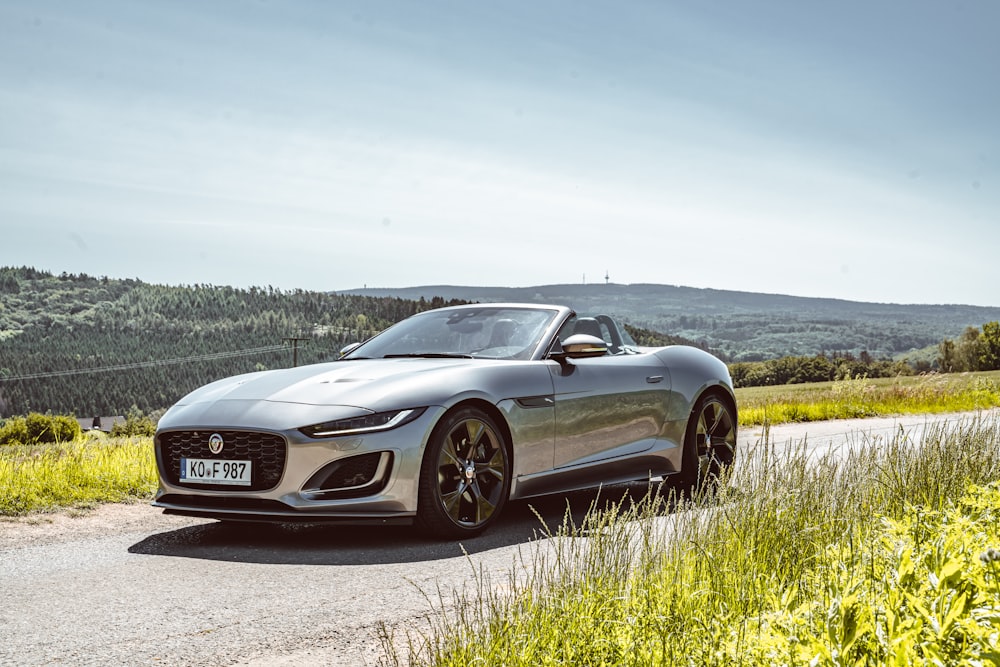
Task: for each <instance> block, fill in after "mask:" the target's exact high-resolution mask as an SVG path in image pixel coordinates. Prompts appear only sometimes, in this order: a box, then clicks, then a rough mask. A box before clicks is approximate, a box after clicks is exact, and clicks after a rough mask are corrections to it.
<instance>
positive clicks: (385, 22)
mask: <svg viewBox="0 0 1000 667" xmlns="http://www.w3.org/2000/svg"><path fill="white" fill-rule="evenodd" d="M998 28H1000V3H997V2H995V0H968V1H961V0H954V1H949V2H939V1H937V0H935V1H927V0H905V1H904V0H895V1H890V0H842V1H840V2H818V1H817V2H811V1H806V0H759V1H755V2H745V1H744V0H706V1H705V2H693V1H686V2H680V1H671V0H661V1H650V2H642V1H631V0H630V1H626V2H621V1H618V0H608V1H592V0H533V1H530V2H527V1H526V2H476V1H471V0H470V1H462V2H458V1H456V2H448V1H440V0H421V1H419V2H418V1H406V2H403V1H392V2H391V1H379V0H366V1H364V2H339V1H330V2H326V1H315V2H307V1H299V0H287V1H280V2H279V1H274V2H264V1H258V2H252V1H240V2H237V1H217V0H202V1H194V0H191V1H182V0H181V1H170V2H167V1H162V0H144V1H143V2H134V1H132V0H122V1H120V2H118V1H114V0H88V1H87V2H78V1H77V0H65V1H62V2H60V1H48V0H39V1H34V0H33V1H31V2H27V1H26V2H18V1H14V0H0V266H33V267H35V268H38V269H42V270H48V271H52V272H53V273H57V274H58V273H62V272H68V273H87V274H90V275H93V276H109V277H112V278H139V279H141V280H143V281H146V282H153V283H161V284H168V285H190V284H215V285H233V286H237V287H249V286H253V285H257V286H267V285H271V286H273V287H275V288H280V289H296V288H301V289H307V290H323V291H328V290H334V291H336V290H346V289H352V288H359V287H364V286H367V287H383V288H385V287H411V286H422V285H436V284H449V285H488V286H509V287H520V286H535V285H548V284H564V283H581V282H585V283H603V282H605V280H606V279H607V280H610V281H611V282H614V283H619V284H636V283H657V284H668V285H684V286H690V287H702V288H713V289H722V290H738V291H748V292H764V293H772V294H790V295H796V296H806V297H828V298H839V299H848V300H853V301H871V302H885V303H921V304H929V303H962V304H973V305H982V306H1000V289H998V287H997V284H998V278H1000V269H998V268H997V267H998V265H1000V263H998V261H997V254H998V251H1000V38H998V37H997V31H998Z"/></svg>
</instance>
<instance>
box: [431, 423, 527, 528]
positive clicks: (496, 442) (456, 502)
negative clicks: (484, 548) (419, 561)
mask: <svg viewBox="0 0 1000 667" xmlns="http://www.w3.org/2000/svg"><path fill="white" fill-rule="evenodd" d="M501 433H502V432H501V431H500V429H499V428H498V427H497V425H496V424H495V423H494V421H493V420H492V419H491V418H490V417H489V415H487V414H486V413H484V412H482V411H481V410H477V409H475V408H463V409H460V410H458V411H456V412H454V413H452V414H450V415H446V416H445V418H444V419H443V420H442V421H441V422H440V423H439V424H438V425H437V426H436V427H435V429H434V432H433V433H432V434H431V438H430V442H429V443H428V445H427V451H426V452H425V453H424V461H423V465H422V466H421V469H420V491H419V496H418V501H417V519H418V521H419V523H420V524H421V525H422V526H423V527H424V528H425V529H427V530H428V531H430V532H431V533H433V534H434V535H437V536H439V537H448V538H454V537H471V536H474V535H478V534H479V533H481V532H482V531H484V530H485V529H486V528H487V527H488V526H489V525H490V524H492V523H493V522H494V521H496V519H497V517H498V516H499V515H500V511H501V510H502V509H503V506H504V504H505V503H506V502H507V496H508V495H509V494H510V475H511V465H510V456H509V454H508V451H507V445H506V442H505V441H504V438H503V435H502V434H501Z"/></svg>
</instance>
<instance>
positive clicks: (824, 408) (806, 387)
mask: <svg viewBox="0 0 1000 667" xmlns="http://www.w3.org/2000/svg"><path fill="white" fill-rule="evenodd" d="M736 401H737V404H738V405H739V413H740V414H739V417H740V424H742V425H744V426H750V425H760V424H765V423H769V424H780V423H784V422H806V421H823V420H827V419H850V418H856V417H877V416H884V415H898V414H935V413H942V412H962V411H967V410H980V409H984V408H993V407H997V406H1000V371H989V372H981V373H955V374H947V375H938V374H934V375H924V376H917V377H898V378H879V379H867V378H854V379H850V380H842V381H839V382H815V383H809V384H790V385H781V386H777V387H747V388H742V389H737V390H736Z"/></svg>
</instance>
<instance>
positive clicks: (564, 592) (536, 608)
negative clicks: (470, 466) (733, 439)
mask: <svg viewBox="0 0 1000 667" xmlns="http://www.w3.org/2000/svg"><path fill="white" fill-rule="evenodd" d="M747 460H749V461H755V462H758V465H747V466H742V467H741V468H740V469H739V470H737V471H736V473H735V476H734V477H733V478H732V479H729V480H726V481H725V483H723V484H722V485H721V487H720V488H719V490H718V491H717V492H716V493H715V494H713V495H703V496H700V497H696V498H694V499H690V500H685V501H681V502H676V501H675V500H674V499H673V498H672V497H667V498H664V496H663V494H662V493H657V492H655V491H654V492H653V493H652V494H647V495H646V496H644V497H642V498H641V499H640V500H638V501H636V502H631V501H629V500H623V502H621V503H619V504H618V505H617V506H615V507H611V508H610V509H602V511H592V513H591V514H590V515H589V516H588V518H587V519H586V520H585V522H584V523H583V524H582V525H578V526H577V525H572V523H571V522H569V521H567V522H566V523H564V525H563V526H562V527H561V528H560V529H559V530H558V531H556V532H555V533H553V534H551V535H550V539H548V540H546V541H545V543H544V544H542V545H541V547H540V548H539V549H537V550H534V551H532V552H531V553H535V554H537V555H536V556H534V557H533V558H532V559H530V560H528V562H524V563H521V564H520V565H519V567H518V568H516V569H515V570H512V571H511V573H510V575H509V577H508V578H506V579H505V580H501V581H495V580H490V578H488V577H487V576H485V575H484V574H482V573H480V574H478V575H477V576H478V582H479V586H478V589H477V590H475V591H474V592H473V593H470V594H469V595H467V596H465V597H464V598H463V599H462V600H461V601H460V602H459V603H458V605H457V606H452V605H447V606H445V605H442V610H441V611H440V613H439V614H438V615H437V616H435V618H434V621H433V630H432V631H431V632H430V633H429V634H410V635H408V636H406V637H399V636H396V637H393V636H391V635H390V634H389V633H387V632H386V633H385V634H384V636H383V646H384V649H385V653H386V662H387V663H388V664H403V663H408V664H411V665H436V666H446V665H447V666H451V665H456V666H457V665H509V666H522V665H523V666H525V667H528V666H530V667H535V666H538V665H543V666H545V665H552V666H555V665H636V666H640V665H642V666H645V665H720V666H723V665H725V666H727V667H728V666H730V665H746V666H754V667H756V666H761V667H763V666H770V665H814V666H829V667H833V666H840V665H900V666H903V665H969V666H970V667H971V666H976V665H996V664H1000V647H998V636H1000V484H998V483H997V480H998V479H1000V423H998V421H997V418H996V417H980V418H979V419H975V420H970V421H968V422H966V423H964V424H962V425H960V426H957V427H955V426H953V427H951V428H949V429H947V430H946V429H945V428H944V427H943V426H938V427H936V428H932V429H930V430H929V431H927V432H926V433H925V434H924V436H923V439H922V441H921V442H919V443H917V446H914V443H913V442H911V441H910V440H909V439H908V438H906V437H905V436H904V435H898V436H896V438H895V439H894V440H892V441H889V442H874V443H870V444H868V445H865V446H864V447H863V448H862V449H858V450H856V451H854V452H853V453H851V454H850V456H849V457H848V458H846V459H838V458H835V457H834V456H832V455H827V456H826V457H825V458H824V459H823V460H821V461H819V462H816V461H809V460H807V457H806V455H805V452H804V451H801V450H800V451H797V452H793V453H792V454H790V455H789V454H787V453H786V454H779V453H777V452H776V451H773V450H772V449H770V448H769V447H766V446H761V448H760V450H759V451H755V452H751V453H750V454H749V456H748V458H747ZM401 645H402V646H404V647H408V649H404V650H403V651H402V652H398V649H397V648H396V647H399V646H401Z"/></svg>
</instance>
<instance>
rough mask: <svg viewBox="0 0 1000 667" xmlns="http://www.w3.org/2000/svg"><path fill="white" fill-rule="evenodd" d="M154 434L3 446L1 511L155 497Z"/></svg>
mask: <svg viewBox="0 0 1000 667" xmlns="http://www.w3.org/2000/svg"><path fill="white" fill-rule="evenodd" d="M155 490H156V463H155V461H154V460H153V444H152V439H151V438H101V439H81V440H77V441H74V442H69V443H59V444H40V445H30V446H29V445H5V446H3V447H0V516H21V515H25V514H29V513H32V512H46V511H52V510H56V509H59V508H67V507H75V508H83V507H91V506H93V505H96V504H98V503H112V502H130V501H135V500H145V499H149V498H152V495H153V492H154V491H155Z"/></svg>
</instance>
